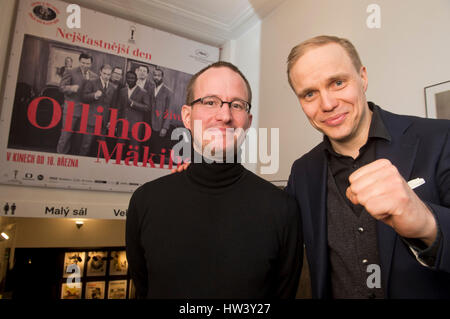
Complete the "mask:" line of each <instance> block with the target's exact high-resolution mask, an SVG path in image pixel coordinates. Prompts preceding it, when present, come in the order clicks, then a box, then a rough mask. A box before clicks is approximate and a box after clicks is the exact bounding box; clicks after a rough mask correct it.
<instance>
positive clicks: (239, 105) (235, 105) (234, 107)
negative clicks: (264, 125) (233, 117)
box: [190, 96, 252, 113]
mask: <svg viewBox="0 0 450 319" xmlns="http://www.w3.org/2000/svg"><path fill="white" fill-rule="evenodd" d="M199 102H200V103H201V105H202V106H204V107H206V108H209V109H212V110H216V111H218V110H219V109H220V108H221V107H222V105H223V104H224V103H227V104H228V105H229V107H230V110H231V111H232V112H247V113H249V112H250V108H251V107H252V106H251V105H250V103H248V102H247V101H244V100H241V99H234V100H233V101H230V102H226V101H222V100H221V99H219V98H218V97H217V96H205V97H202V98H199V99H197V100H195V101H192V102H191V104H190V105H191V106H193V105H194V104H196V103H199Z"/></svg>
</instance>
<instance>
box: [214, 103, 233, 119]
mask: <svg viewBox="0 0 450 319" xmlns="http://www.w3.org/2000/svg"><path fill="white" fill-rule="evenodd" d="M231 118H232V115H231V109H230V105H229V104H228V103H223V104H222V106H221V107H220V108H219V109H218V110H217V113H216V119H217V120H219V121H222V122H224V123H228V122H230V121H231Z"/></svg>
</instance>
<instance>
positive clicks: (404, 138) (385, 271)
mask: <svg viewBox="0 0 450 319" xmlns="http://www.w3.org/2000/svg"><path fill="white" fill-rule="evenodd" d="M380 114H381V116H382V119H383V123H384V125H385V126H386V128H387V130H388V131H389V133H390V134H391V142H387V141H380V142H378V143H377V146H376V158H377V159H381V158H387V159H389V160H390V161H391V163H392V164H393V165H394V166H395V167H397V169H398V171H399V172H400V174H401V175H402V176H403V178H404V179H405V180H406V181H408V180H409V179H410V177H411V171H412V168H413V164H414V160H415V157H416V153H417V148H418V145H419V138H418V137H417V136H409V135H408V134H406V130H407V129H408V127H409V126H410V125H411V121H410V120H409V119H408V118H407V117H400V116H397V115H395V114H392V113H389V112H386V111H383V110H381V109H380ZM377 231H378V248H379V254H380V263H381V269H382V272H381V275H382V280H383V284H384V289H385V293H386V294H387V296H386V297H388V298H389V296H388V292H389V286H388V281H389V274H390V270H391V264H392V257H393V254H394V247H395V244H396V239H397V233H396V232H395V231H394V229H392V228H391V227H390V226H388V225H386V224H385V223H383V222H380V221H378V222H377Z"/></svg>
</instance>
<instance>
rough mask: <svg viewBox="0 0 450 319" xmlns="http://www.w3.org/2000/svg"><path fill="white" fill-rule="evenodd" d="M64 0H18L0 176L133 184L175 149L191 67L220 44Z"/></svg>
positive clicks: (22, 181)
mask: <svg viewBox="0 0 450 319" xmlns="http://www.w3.org/2000/svg"><path fill="white" fill-rule="evenodd" d="M68 5H69V4H68V3H65V2H61V1H56V0H55V1H50V0H48V1H45V2H44V1H33V0H21V1H20V2H19V6H18V11H17V19H16V27H15V31H14V37H13V43H12V50H11V55H10V59H9V68H8V81H7V82H6V87H5V90H4V92H5V94H4V98H3V99H2V103H3V104H2V107H1V122H0V125H1V126H0V167H1V171H2V174H1V175H0V182H1V183H7V184H15V185H32V186H43V187H63V188H75V189H97V190H110V191H125V192H131V191H134V190H135V189H136V187H138V186H139V185H142V184H143V183H145V182H147V181H150V180H153V179H155V178H158V177H160V176H163V175H166V174H168V173H169V172H170V169H171V168H173V167H175V166H176V165H178V164H179V163H181V161H182V160H183V159H182V158H181V157H180V156H175V155H174V154H173V152H172V148H173V146H174V145H175V144H176V143H178V142H179V139H180V137H177V136H174V137H173V136H172V132H173V131H174V130H175V129H176V128H178V127H180V126H182V125H183V123H182V120H181V113H180V111H181V107H182V105H183V104H184V103H185V98H186V92H185V91H186V86H187V84H188V82H189V80H190V78H191V76H192V74H194V73H195V72H197V71H199V70H200V69H202V68H203V67H205V66H207V65H208V64H210V63H213V62H215V61H217V60H218V58H219V50H218V48H215V47H211V46H207V45H204V44H201V43H198V42H194V41H191V40H187V39H184V38H181V37H178V36H175V35H171V34H168V33H165V32H162V31H158V30H155V29H152V28H149V27H145V26H142V25H139V24H136V23H134V22H132V21H126V20H123V19H119V18H116V17H112V16H108V15H106V14H102V13H99V12H95V11H92V10H88V9H85V8H81V11H80V21H81V23H80V28H77V27H75V28H70V27H69V26H68V17H69V15H70V13H68V12H67V10H66V9H67V6H68Z"/></svg>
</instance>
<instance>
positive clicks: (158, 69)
mask: <svg viewBox="0 0 450 319" xmlns="http://www.w3.org/2000/svg"><path fill="white" fill-rule="evenodd" d="M155 71H158V72H161V75H162V77H164V71H163V70H162V69H160V68H158V67H156V68H155V69H154V70H153V72H155Z"/></svg>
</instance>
